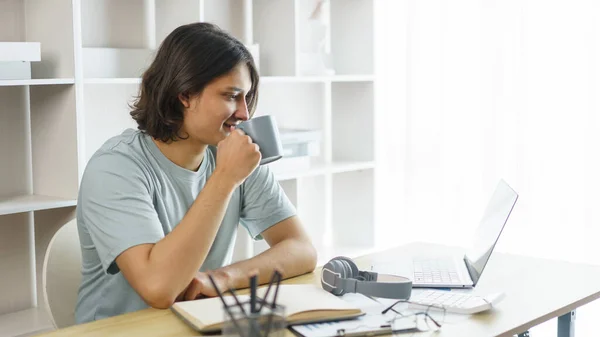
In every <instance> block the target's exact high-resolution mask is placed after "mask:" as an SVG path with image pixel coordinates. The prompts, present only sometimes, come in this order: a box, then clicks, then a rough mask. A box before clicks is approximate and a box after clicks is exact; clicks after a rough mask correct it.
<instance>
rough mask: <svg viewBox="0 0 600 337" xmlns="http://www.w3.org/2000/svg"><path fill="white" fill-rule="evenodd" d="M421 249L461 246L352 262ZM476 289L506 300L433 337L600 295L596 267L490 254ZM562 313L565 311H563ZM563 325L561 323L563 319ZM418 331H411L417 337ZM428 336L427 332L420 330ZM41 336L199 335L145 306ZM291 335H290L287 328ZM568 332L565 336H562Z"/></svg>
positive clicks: (531, 321)
mask: <svg viewBox="0 0 600 337" xmlns="http://www.w3.org/2000/svg"><path fill="white" fill-rule="evenodd" d="M419 252H431V253H450V254H451V253H454V254H456V253H459V252H460V250H458V249H456V248H452V247H444V246H438V245H430V244H419V243H416V244H410V245H406V246H402V247H398V248H394V249H391V250H387V251H382V252H379V253H374V254H369V255H367V256H363V257H360V258H356V259H355V261H356V262H357V264H358V265H359V267H360V268H362V269H369V268H370V266H371V264H373V263H387V262H394V261H396V262H397V261H400V262H401V263H402V262H404V261H405V260H408V259H409V258H410V256H412V255H414V254H417V253H419ZM319 280H320V274H319V273H318V271H316V272H314V273H311V274H306V275H303V276H300V277H296V278H294V279H290V280H286V281H285V283H288V284H305V283H315V284H319ZM473 291H474V292H475V293H480V294H485V293H488V292H496V291H503V292H504V293H505V294H506V297H505V299H504V300H503V301H502V302H501V303H500V304H499V306H498V307H497V308H496V309H495V310H493V311H490V312H486V313H482V314H478V315H473V316H470V317H465V318H464V319H463V320H460V322H446V324H444V326H443V327H442V329H441V330H440V331H439V332H437V333H435V336H436V337H450V336H452V337H470V336H473V337H475V336H477V337H485V336H502V337H508V336H513V335H515V334H519V333H523V332H525V331H526V330H528V329H529V328H531V327H533V326H536V325H538V324H540V323H543V322H545V321H547V320H549V319H552V318H556V317H559V316H563V317H562V318H561V319H562V320H564V319H565V318H569V316H568V314H569V313H570V312H571V311H574V310H575V309H576V308H577V307H579V306H582V305H584V304H586V303H589V302H591V301H593V300H595V299H597V298H598V297H600V266H589V265H581V264H572V263H567V262H560V261H551V260H543V259H535V258H529V257H522V256H514V255H506V254H499V253H494V254H493V255H492V257H491V259H490V262H489V264H488V265H487V267H486V270H485V271H484V273H483V275H482V277H481V280H480V283H479V284H478V285H477V287H476V289H474V290H473ZM565 315H566V316H565ZM562 327H563V328H564V327H565V325H564V324H563V326H562ZM418 335H420V334H412V335H411V336H418ZM422 335H423V336H430V335H431V333H424V334H422ZM40 336H44V337H67V336H73V337H75V336H99V337H100V336H102V337H104V336H127V337H129V336H145V337H152V336H198V334H197V333H196V332H195V331H194V330H192V329H191V328H189V327H188V326H187V325H185V324H184V323H183V322H182V321H181V320H179V319H178V318H177V317H176V316H175V315H174V314H173V313H172V312H171V311H170V310H156V309H146V310H142V311H138V312H134V313H129V314H125V315H121V316H117V317H112V318H108V319H104V320H100V321H96V322H91V323H87V324H82V325H78V326H72V327H69V328H65V329H61V330H57V331H53V332H50V333H46V334H42V335H40ZM290 336H292V334H291V333H290ZM562 336H568V335H560V337H562Z"/></svg>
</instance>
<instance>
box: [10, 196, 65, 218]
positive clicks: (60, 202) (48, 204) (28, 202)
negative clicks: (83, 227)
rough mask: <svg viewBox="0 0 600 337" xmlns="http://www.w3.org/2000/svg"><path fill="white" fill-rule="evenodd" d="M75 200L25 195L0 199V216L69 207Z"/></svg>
mask: <svg viewBox="0 0 600 337" xmlns="http://www.w3.org/2000/svg"><path fill="white" fill-rule="evenodd" d="M75 205H77V200H69V199H64V198H58V197H48V196H44V195H27V196H19V197H12V198H1V199H0V215H5V214H15V213H23V212H31V211H39V210H45V209H53V208H62V207H71V206H75Z"/></svg>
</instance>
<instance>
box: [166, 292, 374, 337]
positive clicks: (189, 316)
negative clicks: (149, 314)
mask: <svg viewBox="0 0 600 337" xmlns="http://www.w3.org/2000/svg"><path fill="white" fill-rule="evenodd" d="M265 291H266V287H262V288H260V289H258V290H257V295H258V296H259V297H261V298H262V297H263V296H264V293H265ZM272 294H273V290H271V294H270V295H269V300H271V296H272ZM237 297H238V299H239V300H240V301H241V302H244V301H247V300H248V299H249V296H248V295H237ZM225 300H226V301H227V303H228V304H234V303H235V302H234V300H233V298H232V297H231V296H225ZM277 304H280V305H284V306H285V314H286V319H287V322H288V324H289V325H294V324H305V323H316V322H326V321H333V320H344V319H352V318H356V317H359V316H361V315H363V312H362V310H361V309H360V308H358V307H357V306H355V305H353V304H351V303H348V302H346V301H344V300H342V299H340V298H338V297H337V296H335V295H333V294H331V293H329V292H327V291H325V290H323V289H322V288H319V287H317V286H315V285H312V284H298V285H291V284H288V285H284V284H282V285H281V286H280V287H279V293H278V295H277ZM171 310H173V311H174V312H175V313H176V314H177V315H178V316H179V317H180V318H182V319H183V320H184V321H185V322H186V323H187V324H189V325H190V326H191V327H192V328H194V329H195V330H197V331H198V332H201V333H212V332H219V331H220V330H221V324H222V323H223V319H224V314H223V313H224V312H223V302H221V299H220V298H218V297H215V298H208V299H200V300H194V301H186V302H177V303H175V304H174V305H173V306H172V307H171Z"/></svg>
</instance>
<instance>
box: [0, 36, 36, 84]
mask: <svg viewBox="0 0 600 337" xmlns="http://www.w3.org/2000/svg"><path fill="white" fill-rule="evenodd" d="M41 59H42V57H41V51H40V43H39V42H0V80H30V79H31V62H38V61H41Z"/></svg>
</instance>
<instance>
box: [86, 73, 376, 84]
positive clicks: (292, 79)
mask: <svg viewBox="0 0 600 337" xmlns="http://www.w3.org/2000/svg"><path fill="white" fill-rule="evenodd" d="M374 79H375V76H373V75H338V76H261V77H260V82H261V83H324V82H372V81H373V80H374ZM83 81H84V83H89V84H139V83H141V82H142V79H141V78H139V77H130V78H126V77H124V78H86V79H84V80H83Z"/></svg>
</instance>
